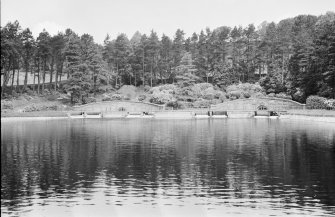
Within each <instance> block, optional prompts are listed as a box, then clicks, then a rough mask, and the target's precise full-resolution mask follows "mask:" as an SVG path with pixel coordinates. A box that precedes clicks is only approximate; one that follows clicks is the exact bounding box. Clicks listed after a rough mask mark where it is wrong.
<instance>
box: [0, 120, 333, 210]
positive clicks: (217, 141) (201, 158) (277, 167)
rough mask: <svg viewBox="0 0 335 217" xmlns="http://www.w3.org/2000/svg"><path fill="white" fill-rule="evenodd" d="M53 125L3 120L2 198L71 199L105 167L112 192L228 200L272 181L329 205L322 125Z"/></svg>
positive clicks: (327, 148)
mask: <svg viewBox="0 0 335 217" xmlns="http://www.w3.org/2000/svg"><path fill="white" fill-rule="evenodd" d="M53 123H55V124H53ZM53 123H52V122H43V123H41V122H22V123H20V125H19V127H17V125H11V124H7V127H6V128H5V129H4V132H3V131H2V137H1V187H2V196H1V198H2V199H13V198H22V197H24V196H29V195H32V194H36V193H37V192H38V193H39V195H40V196H44V197H48V196H53V195H54V194H55V193H58V194H67V193H68V194H69V195H73V193H74V192H76V191H80V190H82V189H89V188H91V187H92V185H93V184H94V183H95V182H97V178H98V176H99V173H100V172H101V171H105V174H106V178H105V180H104V183H105V184H106V186H107V187H108V186H117V187H118V191H119V193H122V192H123V193H124V192H125V191H127V190H126V189H130V188H133V189H134V188H135V189H136V188H137V189H141V190H145V189H148V188H150V189H151V190H154V191H155V190H156V189H158V188H160V189H164V190H166V192H169V191H170V190H172V189H175V188H176V186H179V187H178V189H179V190H178V192H177V194H184V192H185V191H186V189H191V191H193V193H194V194H195V195H197V193H201V192H202V193H203V192H205V193H206V196H208V197H211V196H213V197H219V196H220V195H221V194H220V192H214V191H211V189H232V191H231V192H230V193H227V194H226V196H230V197H231V198H239V197H251V196H250V195H252V193H253V192H255V191H258V192H259V191H261V190H263V186H270V187H269V188H268V189H267V190H270V191H268V193H264V195H263V196H267V197H268V196H269V197H277V196H281V195H278V194H283V192H285V190H290V189H293V188H294V189H298V188H299V189H303V190H296V191H295V197H297V198H295V199H297V200H298V202H299V203H301V204H302V203H303V202H304V196H310V197H313V198H317V199H320V200H321V201H322V203H324V204H335V202H334V201H335V199H334V194H331V193H329V192H335V189H334V188H335V186H334V183H335V160H334V146H333V145H332V142H334V134H331V133H330V134H327V135H325V131H326V130H325V128H322V127H321V126H317V127H315V126H313V127H312V126H302V125H299V124H280V122H278V121H274V120H247V119H245V120H243V119H241V120H229V119H228V120H212V121H207V120H199V121H195V120H189V121H149V120H112V121H108V120H76V121H67V120H65V121H60V122H53ZM331 132H332V131H331ZM283 135H285V136H283ZM332 136H333V137H332ZM315 186H317V187H315ZM198 187H203V188H198ZM278 189H281V190H283V191H280V192H281V193H278V191H276V190H278ZM327 192H328V193H327ZM153 194H155V193H153ZM284 196H285V195H284ZM290 196H291V195H287V198H289V197H290Z"/></svg>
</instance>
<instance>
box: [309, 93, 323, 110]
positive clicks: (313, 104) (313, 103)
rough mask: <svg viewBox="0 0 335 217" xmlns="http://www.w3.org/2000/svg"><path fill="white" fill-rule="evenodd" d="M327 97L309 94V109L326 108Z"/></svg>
mask: <svg viewBox="0 0 335 217" xmlns="http://www.w3.org/2000/svg"><path fill="white" fill-rule="evenodd" d="M326 101H327V99H326V98H324V97H320V96H309V97H308V98H307V100H306V106H307V108H308V109H326V108H327V104H326Z"/></svg>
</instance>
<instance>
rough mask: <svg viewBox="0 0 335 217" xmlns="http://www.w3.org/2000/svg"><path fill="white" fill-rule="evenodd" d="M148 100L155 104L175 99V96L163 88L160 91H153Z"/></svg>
mask: <svg viewBox="0 0 335 217" xmlns="http://www.w3.org/2000/svg"><path fill="white" fill-rule="evenodd" d="M149 101H150V102H151V103H155V104H165V103H168V102H170V101H175V98H174V97H173V95H172V94H170V93H169V92H167V91H166V90H163V91H162V92H155V93H153V94H152V96H151V98H150V100H149Z"/></svg>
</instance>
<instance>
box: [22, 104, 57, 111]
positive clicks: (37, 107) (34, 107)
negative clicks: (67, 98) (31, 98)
mask: <svg viewBox="0 0 335 217" xmlns="http://www.w3.org/2000/svg"><path fill="white" fill-rule="evenodd" d="M50 110H54V111H55V110H58V106H57V105H56V104H53V105H36V104H30V105H27V106H26V107H24V108H23V110H22V111H23V112H35V111H50Z"/></svg>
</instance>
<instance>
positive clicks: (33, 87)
mask: <svg viewBox="0 0 335 217" xmlns="http://www.w3.org/2000/svg"><path fill="white" fill-rule="evenodd" d="M31 71H32V72H33V73H34V81H33V82H34V83H33V84H34V85H33V91H35V83H36V82H35V79H36V73H35V70H34V69H33V68H31Z"/></svg>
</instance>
